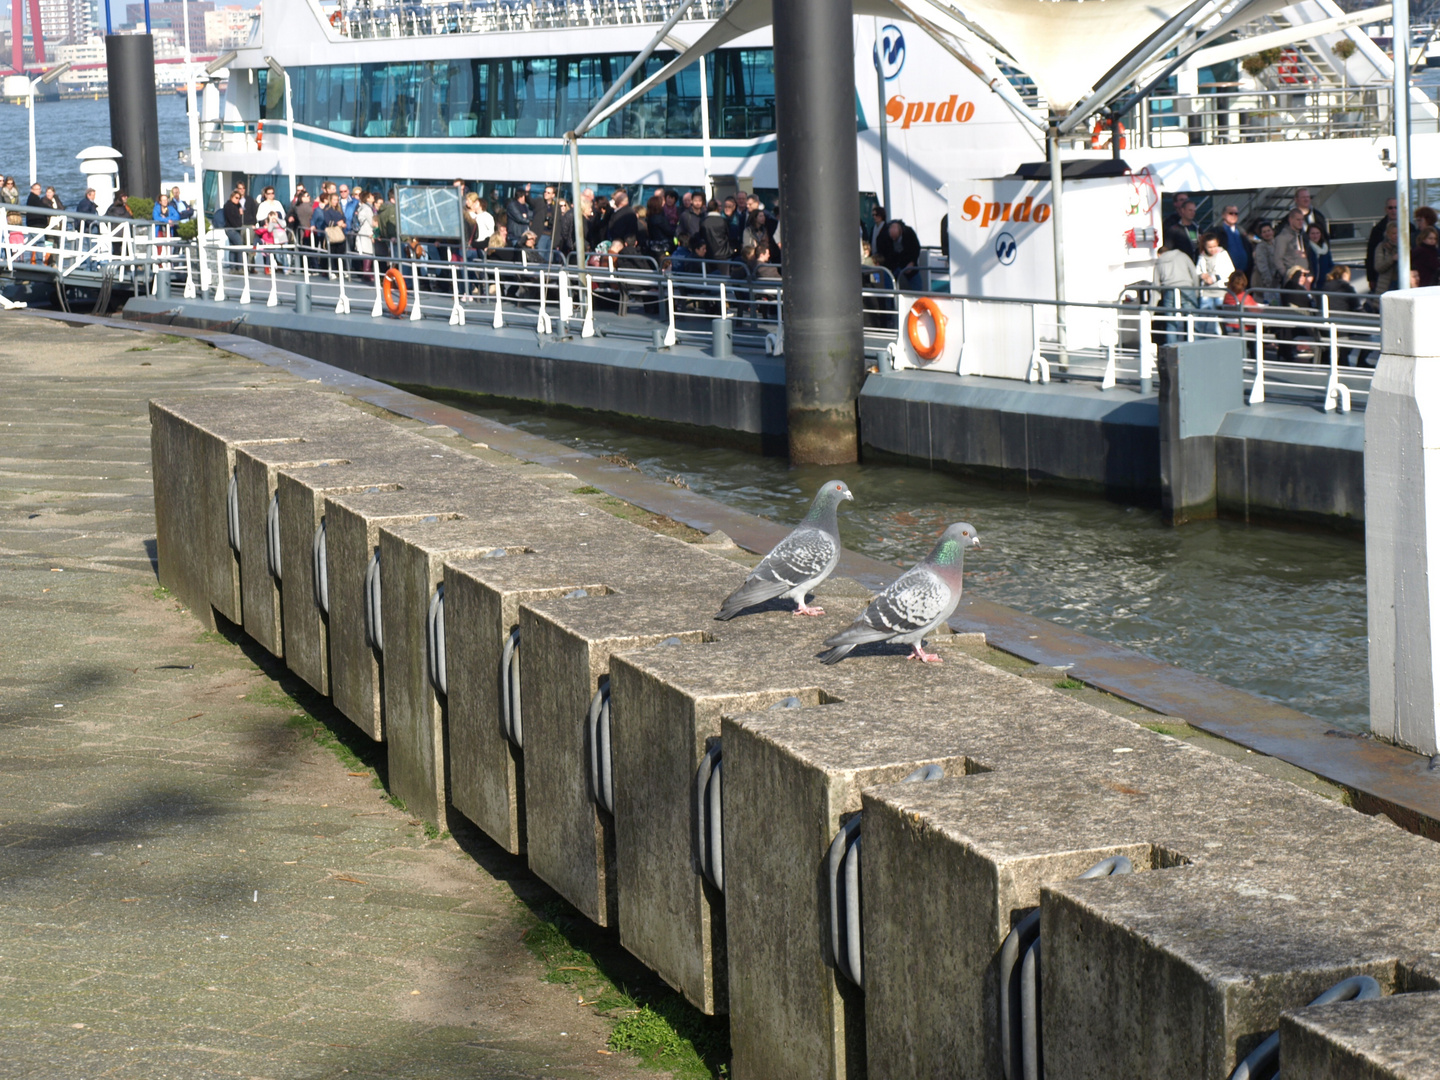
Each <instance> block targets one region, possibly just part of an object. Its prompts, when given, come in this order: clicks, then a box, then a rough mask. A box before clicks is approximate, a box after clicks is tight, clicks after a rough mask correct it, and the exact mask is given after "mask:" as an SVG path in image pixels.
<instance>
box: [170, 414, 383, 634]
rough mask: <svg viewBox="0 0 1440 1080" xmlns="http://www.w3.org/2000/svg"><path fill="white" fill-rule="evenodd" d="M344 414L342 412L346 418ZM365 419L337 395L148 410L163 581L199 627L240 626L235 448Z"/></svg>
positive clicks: (300, 435)
mask: <svg viewBox="0 0 1440 1080" xmlns="http://www.w3.org/2000/svg"><path fill="white" fill-rule="evenodd" d="M342 410H343V412H342ZM344 413H351V414H354V415H357V416H358V415H361V414H359V413H358V412H357V411H356V410H354V409H353V408H351V407H350V406H349V405H347V404H345V399H344V398H342V397H340V396H339V395H337V394H321V393H316V392H314V391H308V390H258V391H257V390H234V391H218V392H207V393H205V394H204V395H195V396H193V397H190V396H181V397H175V398H169V399H166V400H164V401H159V400H156V401H151V403H150V454H151V475H152V476H153V477H154V484H155V530H156V531H155V536H156V549H157V554H158V559H159V563H160V581H161V584H163V585H164V586H165V587H166V588H168V589H169V590H170V591H171V592H172V593H174V594H175V595H176V597H177V598H179V599H180V601H181V602H182V603H184V604H186V605H187V606H188V607H189V608H190V610H191V611H193V612H194V613H195V615H196V616H197V617H198V618H199V619H200V621H201V622H202V623H203V624H204V625H206V626H208V627H211V628H213V627H214V625H215V622H214V616H213V614H212V611H211V609H212V608H213V609H214V610H215V611H218V612H219V613H220V614H221V615H223V616H224V617H225V618H227V619H229V620H230V621H231V622H234V623H239V622H240V621H241V600H240V564H239V561H238V560H237V559H236V557H235V552H234V549H233V548H232V547H231V544H230V535H229V514H228V510H227V503H228V494H229V490H230V481H231V477H232V475H233V473H234V469H235V446H236V444H238V443H247V442H281V441H284V440H286V439H298V438H302V437H304V436H305V435H306V434H307V433H310V432H312V431H314V430H315V428H316V426H317V425H318V424H319V423H320V422H321V421H322V420H323V419H326V418H334V417H338V416H341V415H344Z"/></svg>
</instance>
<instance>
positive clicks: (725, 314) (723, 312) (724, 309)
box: [720, 281, 730, 319]
mask: <svg viewBox="0 0 1440 1080" xmlns="http://www.w3.org/2000/svg"><path fill="white" fill-rule="evenodd" d="M729 317H730V309H729V306H728V305H727V304H726V302H725V282H723V281H722V282H720V318H722V319H728V318H729Z"/></svg>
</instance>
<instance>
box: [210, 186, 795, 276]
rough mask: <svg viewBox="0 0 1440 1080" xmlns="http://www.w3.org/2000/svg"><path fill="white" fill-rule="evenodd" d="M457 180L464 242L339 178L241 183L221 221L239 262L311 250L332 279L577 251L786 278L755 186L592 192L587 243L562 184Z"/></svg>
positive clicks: (584, 199) (635, 264)
mask: <svg viewBox="0 0 1440 1080" xmlns="http://www.w3.org/2000/svg"><path fill="white" fill-rule="evenodd" d="M454 186H455V187H456V188H457V189H459V191H460V198H461V206H462V213H461V222H462V229H463V236H462V235H457V236H456V237H455V239H454V240H453V241H452V240H450V239H449V238H442V237H404V238H403V240H402V237H401V235H400V228H399V224H400V223H399V220H398V214H397V207H396V195H397V192H396V189H395V188H393V187H392V188H390V189H389V190H388V191H383V192H382V191H370V190H365V189H363V188H361V187H359V186H358V185H357V186H355V187H351V186H350V185H349V184H346V183H340V182H335V181H325V182H324V183H322V184H321V185H320V191H319V192H318V193H317V194H315V195H313V196H312V194H311V193H310V192H309V191H308V190H307V189H306V188H305V187H304V186H303V185H299V186H297V189H296V192H295V196H294V198H293V199H292V200H291V201H290V203H289V205H286V204H285V203H283V202H281V201H280V200H278V199H276V197H275V189H274V188H273V187H266V188H263V189H262V190H261V192H260V197H259V198H258V199H256V198H255V197H254V196H253V195H252V194H251V193H250V192H249V191H248V189H247V187H246V185H245V184H243V183H240V184H236V185H235V187H234V188H233V189H232V190H231V192H230V194H229V197H228V198H227V200H226V201H225V203H223V204H222V205H221V206H220V207H219V208H217V210H216V211H215V214H214V215H213V218H212V221H211V224H212V227H213V228H215V229H218V230H222V231H223V234H224V236H225V238H226V241H227V244H228V246H229V248H230V259H231V260H232V261H233V262H236V263H238V262H239V260H240V259H242V258H245V257H248V256H249V254H250V252H252V251H254V252H257V253H259V254H260V255H261V256H262V258H261V263H262V265H269V257H270V256H274V257H276V259H277V262H278V263H279V265H281V266H284V265H286V261H287V260H288V259H289V258H290V257H292V256H294V255H298V254H300V253H307V254H308V255H309V257H310V266H311V268H312V269H314V270H318V271H319V272H320V273H324V274H328V275H329V276H331V277H334V276H336V274H337V271H338V270H339V269H340V266H341V263H342V261H343V262H344V264H345V265H346V266H347V267H348V268H350V269H352V270H358V271H359V272H360V273H361V274H366V275H368V274H373V273H375V272H376V271H377V268H378V267H379V264H381V263H383V262H385V261H386V260H392V259H397V258H402V257H405V258H416V259H427V260H432V261H434V260H438V261H441V262H448V261H454V262H462V263H467V264H468V263H474V262H480V261H484V262H496V261H499V262H506V261H515V262H525V263H529V262H532V261H536V260H538V261H541V262H549V261H561V260H563V261H573V259H574V258H575V257H576V255H577V253H578V254H579V255H580V257H582V258H584V259H585V261H586V262H587V264H589V265H601V264H603V263H608V264H609V265H610V266H612V267H614V266H619V267H624V268H635V269H659V270H667V269H673V270H676V271H680V272H687V271H688V272H699V271H700V270H701V268H702V267H706V266H707V265H708V266H710V267H711V270H712V272H716V271H718V272H722V273H725V274H732V273H734V274H739V275H740V276H746V277H751V278H756V277H760V278H763V277H777V278H778V277H779V262H780V233H779V228H778V222H777V220H776V218H775V216H774V214H773V213H772V212H771V211H770V210H768V209H767V208H766V207H765V205H764V203H763V202H762V201H761V200H760V198H759V197H758V196H756V195H755V194H754V193H750V192H745V191H737V192H735V193H734V194H732V195H728V196H725V197H723V198H711V199H708V200H707V199H706V197H705V196H704V194H702V193H701V192H698V191H683V192H682V191H677V190H675V189H673V188H664V187H657V188H655V189H654V191H653V193H652V194H651V195H650V197H649V199H648V200H647V201H646V202H645V204H644V205H643V206H638V207H637V206H635V205H634V204H633V202H632V200H631V198H630V193H629V191H628V190H626V189H625V188H623V187H621V188H616V189H615V190H614V191H613V192H612V193H611V194H610V195H609V197H597V195H596V193H595V191H594V189H593V188H586V189H584V190H583V191H582V193H581V196H580V199H581V206H580V217H581V222H582V228H581V231H582V233H583V238H582V239H580V240H578V241H577V237H576V229H575V216H574V214H573V213H572V212H571V207H570V199H569V198H568V197H567V192H566V190H565V189H563V188H560V187H558V186H557V185H554V184H546V185H545V186H544V188H543V190H542V193H541V195H540V198H539V200H537V201H534V202H532V201H531V197H530V194H529V191H528V190H527V188H525V187H521V188H517V189H515V190H514V191H513V193H512V194H511V195H510V197H509V198H508V199H507V198H505V197H504V196H503V194H502V193H501V192H500V191H495V192H493V194H492V196H491V197H490V198H488V199H487V198H486V197H485V196H484V194H483V193H481V192H479V191H474V190H469V189H468V187H467V185H466V184H465V183H464V182H463V181H461V180H456V181H455V182H454ZM715 264H723V265H719V266H717V265H715ZM467 280H468V281H470V282H472V283H473V284H472V286H471V288H470V290H468V291H471V292H479V291H481V289H480V285H479V283H478V281H477V279H476V275H474V274H468V273H467Z"/></svg>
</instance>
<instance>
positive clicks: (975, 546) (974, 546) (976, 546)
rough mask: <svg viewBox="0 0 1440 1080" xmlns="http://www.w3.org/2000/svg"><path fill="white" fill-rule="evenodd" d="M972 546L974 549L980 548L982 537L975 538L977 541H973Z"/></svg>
mask: <svg viewBox="0 0 1440 1080" xmlns="http://www.w3.org/2000/svg"><path fill="white" fill-rule="evenodd" d="M970 546H971V547H973V548H978V547H979V546H980V537H978V536H977V537H975V539H973V540H971V541H970Z"/></svg>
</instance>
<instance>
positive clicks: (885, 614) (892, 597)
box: [820, 521, 980, 664]
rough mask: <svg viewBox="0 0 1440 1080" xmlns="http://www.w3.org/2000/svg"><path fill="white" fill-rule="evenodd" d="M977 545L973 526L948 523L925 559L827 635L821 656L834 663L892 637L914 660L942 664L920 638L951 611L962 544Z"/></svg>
mask: <svg viewBox="0 0 1440 1080" xmlns="http://www.w3.org/2000/svg"><path fill="white" fill-rule="evenodd" d="M979 546H980V537H979V536H978V535H976V533H975V527H974V526H973V525H967V524H965V523H964V522H963V521H962V522H957V523H956V524H954V525H951V526H950V527H949V528H948V529H946V530H945V531H944V532H943V533H941V534H940V539H939V541H938V542H937V543H936V544H935V549H934V550H933V551H931V552H930V554H929V555H928V556H926V557H925V560H924V561H923V562H918V563H916V564H915V565H914V566H913V567H911V568H910V569H909V570H907V571H905V573H903V574H901V575H900V577H899V578H897V579H896V580H895V581H893V582H892V583H891V584H890V586H889V588H887V589H886V590H885V591H884V592H882V593H881V594H880V595H879V596H877V597H875V599H874V600H872V601H870V606H869V607H867V608H866V609H865V611H864V613H863V614H862V615H861V616H860V617H859V618H858V619H856V620H855V621H854V622H853V623H851V624H850V625H849V626H848V627H847V628H846V629H844V630H841V631H840V633H838V634H836V635H834V636H833V637H829V638H826V639H825V644H826V645H829V646H830V648H829V649H828V650H827V651H825V652H823V653H821V654H820V659H821V660H822V661H824V662H825V663H827V664H834V663H838V662H839V661H841V660H843V659H844V658H845V657H846V656H848V655H850V651H851V650H852V649H854V648H855V646H857V645H863V644H865V643H866V642H867V641H894V642H898V643H899V644H901V645H909V646H911V648H912V652H911V657H912V658H913V659H916V660H923V661H925V663H927V664H938V663H940V662H941V661H940V657H939V656H938V655H936V654H935V653H927V652H926V651H925V642H924V638H925V635H926V634H928V633H930V632H931V631H932V630H934V629H935V628H936V627H937V626H939V625H940V624H941V623H942V622H944V621H945V620H946V619H948V618H949V617H950V616H951V615H952V614H954V612H955V608H956V607H957V606H958V605H959V603H960V590H961V587H962V583H963V578H964V574H965V549H966V548H967V547H979Z"/></svg>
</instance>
